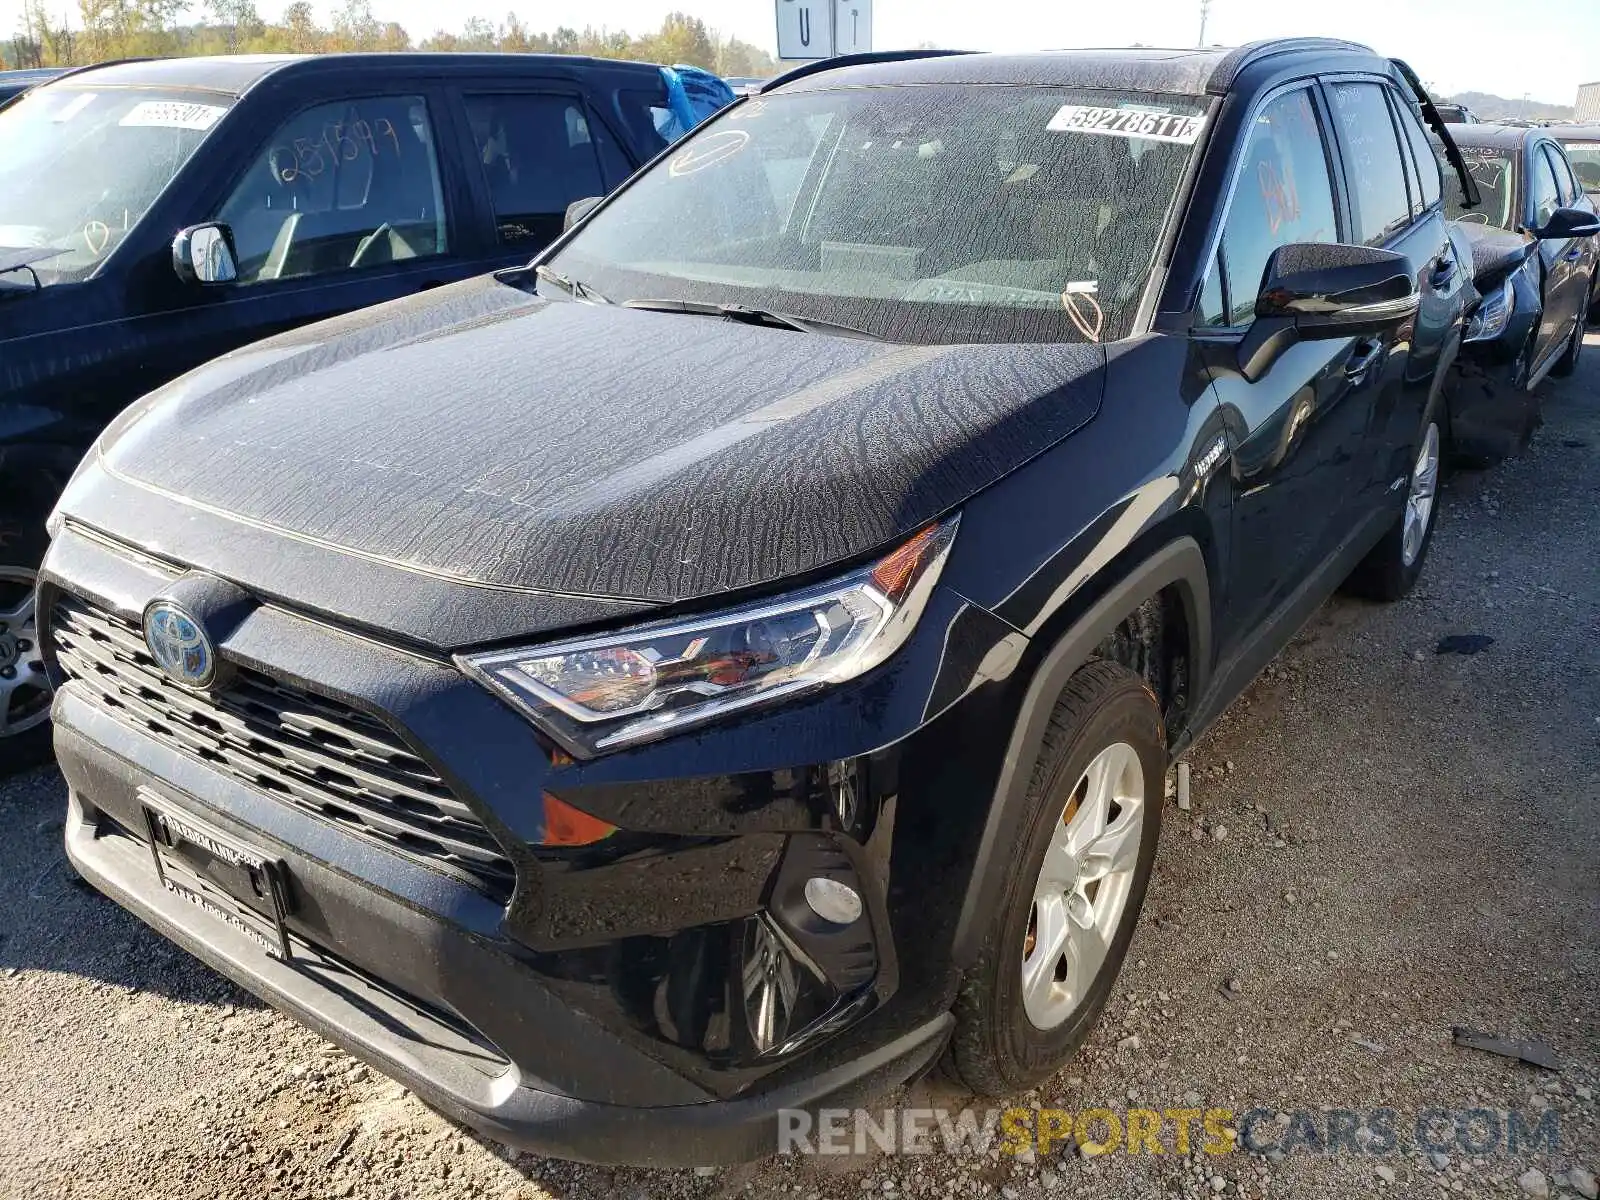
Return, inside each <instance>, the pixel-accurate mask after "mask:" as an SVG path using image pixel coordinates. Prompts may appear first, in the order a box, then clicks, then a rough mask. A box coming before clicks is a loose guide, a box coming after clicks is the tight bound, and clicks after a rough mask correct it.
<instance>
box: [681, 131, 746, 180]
mask: <svg viewBox="0 0 1600 1200" xmlns="http://www.w3.org/2000/svg"><path fill="white" fill-rule="evenodd" d="M749 144H750V135H749V134H748V133H746V132H745V131H744V130H742V129H724V130H722V131H721V132H718V133H710V134H707V135H706V136H705V137H702V138H696V139H695V141H694V142H693V144H691V145H688V146H685V147H684V148H683V149H682V150H680V151H679V152H678V153H677V154H674V155H673V156H672V160H671V161H670V162H669V163H668V164H667V173H668V174H669V175H672V176H674V177H676V176H679V175H693V174H694V173H695V172H696V171H703V170H705V169H706V168H707V167H712V166H715V165H716V164H717V163H719V162H722V161H723V160H725V159H729V158H732V157H733V156H734V155H735V154H737V153H739V151H741V150H743V149H744V148H745V147H746V146H747V145H749Z"/></svg>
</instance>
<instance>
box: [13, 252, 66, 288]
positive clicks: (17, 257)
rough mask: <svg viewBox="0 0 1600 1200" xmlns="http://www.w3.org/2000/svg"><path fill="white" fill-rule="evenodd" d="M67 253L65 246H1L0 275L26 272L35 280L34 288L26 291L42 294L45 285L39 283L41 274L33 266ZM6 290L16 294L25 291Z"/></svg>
mask: <svg viewBox="0 0 1600 1200" xmlns="http://www.w3.org/2000/svg"><path fill="white" fill-rule="evenodd" d="M66 252H67V251H66V247H64V246H63V247H61V248H59V249H57V248H55V247H52V246H27V247H13V246H0V275H9V274H10V273H11V272H13V271H26V272H27V273H28V274H29V275H30V276H31V277H32V278H33V287H31V288H28V289H26V290H28V291H33V292H42V291H43V290H44V284H43V283H41V282H40V281H39V272H37V271H35V270H34V269H33V264H34V263H36V262H43V261H44V260H45V259H47V258H54V257H55V256H56V255H58V254H65V253H66ZM5 290H6V291H8V292H13V294H15V292H17V291H21V290H23V289H21V288H12V287H7V288H6V289H5Z"/></svg>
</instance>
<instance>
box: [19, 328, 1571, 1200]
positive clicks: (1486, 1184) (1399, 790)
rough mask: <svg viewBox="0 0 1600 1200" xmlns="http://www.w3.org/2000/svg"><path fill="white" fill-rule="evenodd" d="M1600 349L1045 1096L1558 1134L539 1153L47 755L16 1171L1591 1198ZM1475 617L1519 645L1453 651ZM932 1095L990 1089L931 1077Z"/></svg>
mask: <svg viewBox="0 0 1600 1200" xmlns="http://www.w3.org/2000/svg"><path fill="white" fill-rule="evenodd" d="M1589 344H1590V350H1589V353H1588V354H1587V355H1586V362H1585V364H1584V369H1583V371H1582V372H1580V374H1579V376H1578V378H1576V379H1574V380H1571V381H1567V382H1566V383H1556V384H1553V385H1549V386H1547V388H1546V396H1547V399H1546V419H1547V424H1546V425H1545V427H1544V428H1543V430H1541V431H1540V433H1539V434H1538V435H1537V436H1536V438H1535V440H1534V443H1533V446H1532V448H1531V449H1530V450H1529V451H1528V452H1527V453H1526V454H1524V455H1523V456H1521V457H1520V458H1518V459H1516V460H1513V461H1512V462H1509V463H1507V464H1505V465H1503V466H1502V467H1500V468H1498V469H1496V470H1494V471H1492V472H1487V473H1464V474H1458V475H1456V476H1455V477H1454V478H1453V479H1452V480H1451V482H1450V483H1449V485H1448V487H1447V491H1446V493H1445V500H1444V506H1443V510H1442V523H1441V525H1440V528H1439V531H1438V535H1437V537H1436V540H1435V542H1434V544H1433V550H1432V558H1431V560H1430V562H1429V565H1428V569H1427V572H1426V574H1425V576H1424V578H1423V585H1422V587H1421V589H1420V590H1419V592H1418V593H1417V594H1416V595H1414V596H1413V597H1412V598H1411V599H1410V600H1408V601H1407V602H1405V603H1403V604H1400V605H1397V606H1393V607H1387V608H1385V607H1377V606H1372V605H1368V604H1363V603H1357V602H1352V601H1347V600H1342V599H1341V600H1335V601H1334V602H1332V603H1331V604H1329V605H1328V606H1327V607H1325V608H1324V609H1323V610H1322V611H1321V612H1320V613H1319V614H1318V615H1317V616H1316V617H1315V619H1314V620H1313V621H1312V622H1311V624H1310V626H1309V627H1308V628H1307V629H1306V630H1305V631H1304V632H1302V634H1301V635H1300V637H1299V638H1298V639H1297V640H1296V641H1295V642H1294V644H1293V645H1292V646H1291V647H1290V648H1289V649H1288V650H1286V651H1285V652H1284V653H1283V654H1282V655H1281V656H1280V657H1279V659H1278V660H1277V661H1276V662H1275V663H1274V664H1273V665H1272V666H1271V667H1269V668H1268V670H1267V671H1266V672H1265V673H1264V674H1263V675H1262V677H1261V678H1260V679H1258V680H1257V681H1256V682H1255V684H1254V685H1253V686H1252V687H1251V689H1250V691H1249V692H1248V693H1247V694H1246V696H1245V697H1244V698H1243V699H1242V700H1241V701H1239V702H1238V703H1237V704H1236V705H1235V706H1234V708H1233V710H1232V711H1231V712H1230V713H1229V715H1228V716H1227V717H1226V718H1225V719H1224V721H1223V722H1222V723H1221V724H1220V725H1219V727H1218V728H1216V729H1215V730H1214V731H1213V732H1212V733H1210V734H1209V735H1208V736H1207V738H1206V739H1205V741H1204V742H1203V744H1202V745H1200V746H1199V747H1197V748H1196V750H1195V752H1194V754H1193V755H1192V758H1191V761H1192V762H1193V765H1194V788H1193V791H1194V807H1193V810H1192V811H1191V812H1189V813H1180V812H1177V811H1176V810H1169V819H1168V821H1167V823H1166V827H1165V830H1164V833H1163V839H1164V841H1165V843H1166V844H1165V845H1163V846H1162V847H1161V854H1160V857H1159V859H1158V866H1157V873H1156V877H1155V881H1154V883H1153V886H1152V889H1151V893H1150V898H1149V901H1148V904H1147V907H1146V910H1145V915H1144V919H1143V921H1142V922H1141V924H1140V927H1139V932H1138V934H1137V936H1136V938H1135V940H1134V943H1133V949H1132V952H1131V955H1130V961H1129V964H1128V966H1127V968H1126V970H1125V971H1124V973H1123V977H1122V979H1121V981H1120V983H1119V986H1118V992H1117V995H1116V997H1115V999H1114V1000H1113V1002H1112V1003H1111V1005H1110V1006H1109V1008H1108V1010H1107V1013H1106V1017H1105V1020H1104V1021H1103V1023H1102V1025H1101V1027H1100V1028H1099V1030H1098V1031H1097V1032H1096V1033H1095V1035H1094V1036H1093V1038H1092V1039H1091V1042H1090V1045H1089V1046H1088V1047H1087V1048H1086V1050H1085V1051H1084V1053H1083V1054H1082V1055H1081V1056H1080V1057H1079V1058H1078V1059H1077V1060H1076V1061H1074V1062H1073V1063H1071V1064H1070V1065H1069V1066H1068V1067H1067V1069H1066V1070H1065V1071H1064V1072H1063V1073H1062V1075H1060V1076H1059V1077H1058V1078H1057V1079H1055V1080H1054V1081H1053V1082H1052V1083H1051V1084H1050V1085H1048V1086H1047V1087H1045V1088H1043V1089H1041V1090H1040V1091H1039V1092H1037V1093H1034V1094H1032V1095H1030V1096H1029V1097H1026V1098H1023V1100H1022V1103H1027V1104H1032V1103H1039V1104H1044V1105H1047V1106H1052V1105H1060V1106H1063V1107H1067V1108H1078V1109H1081V1108H1085V1107H1089V1106H1092V1105H1105V1106H1108V1107H1112V1108H1118V1109H1121V1108H1127V1107H1131V1106H1134V1105H1138V1104H1144V1105H1148V1106H1150V1107H1154V1108H1167V1107H1176V1106H1179V1105H1183V1104H1185V1103H1188V1104H1190V1105H1193V1106H1195V1107H1200V1106H1202V1105H1204V1106H1218V1107H1224V1108H1229V1109H1233V1110H1235V1111H1239V1112H1243V1111H1244V1110H1247V1109H1250V1108H1253V1107H1257V1106H1262V1107H1266V1108H1269V1109H1273V1110H1282V1111H1286V1112H1287V1111H1290V1110H1296V1109H1304V1110H1308V1111H1310V1112H1311V1113H1312V1114H1313V1115H1314V1116H1316V1117H1318V1118H1319V1119H1320V1117H1321V1114H1320V1112H1319V1110H1321V1109H1323V1108H1327V1107H1331V1108H1335V1109H1340V1108H1346V1109H1352V1110H1356V1111H1358V1112H1367V1111H1370V1110H1373V1109H1378V1108H1390V1109H1393V1110H1395V1111H1396V1112H1397V1113H1398V1114H1399V1121H1398V1125H1399V1127H1400V1128H1401V1129H1402V1130H1403V1129H1406V1128H1407V1127H1408V1126H1409V1123H1410V1122H1411V1121H1412V1120H1414V1117H1415V1114H1416V1113H1417V1112H1418V1111H1419V1110H1421V1109H1424V1108H1428V1107H1440V1108H1447V1109H1458V1110H1459V1109H1471V1108H1488V1109H1494V1110H1507V1109H1519V1110H1522V1111H1523V1112H1525V1113H1528V1114H1530V1115H1533V1116H1537V1114H1538V1112H1539V1111H1541V1110H1544V1109H1550V1110H1554V1112H1555V1114H1556V1117H1557V1120H1558V1123H1559V1124H1558V1127H1559V1145H1558V1147H1557V1148H1556V1149H1554V1150H1551V1149H1549V1148H1548V1147H1542V1146H1541V1147H1537V1148H1535V1149H1533V1150H1531V1151H1530V1150H1529V1149H1527V1147H1526V1146H1524V1147H1523V1148H1522V1149H1520V1150H1519V1151H1518V1152H1517V1153H1516V1154H1506V1153H1493V1154H1486V1155H1480V1156H1477V1157H1471V1156H1469V1155H1467V1154H1465V1153H1464V1152H1463V1151H1461V1150H1459V1149H1456V1150H1453V1151H1452V1152H1451V1153H1449V1154H1448V1155H1442V1156H1440V1157H1438V1158H1437V1159H1434V1160H1430V1159H1429V1158H1428V1157H1427V1156H1426V1155H1424V1154H1422V1153H1420V1152H1419V1151H1416V1150H1407V1149H1401V1150H1399V1151H1397V1152H1395V1153H1393V1154H1390V1155H1387V1156H1384V1157H1376V1156H1373V1155H1370V1154H1366V1153H1351V1152H1349V1151H1348V1150H1347V1151H1345V1152H1342V1153H1339V1154H1326V1153H1324V1154H1318V1153H1312V1152H1309V1151H1307V1150H1305V1149H1304V1148H1300V1149H1296V1150H1294V1151H1293V1152H1292V1153H1290V1154H1288V1155H1287V1156H1282V1155H1274V1156H1271V1157H1263V1156H1257V1155H1250V1154H1246V1153H1243V1152H1238V1153H1233V1154H1227V1155H1222V1156H1219V1157H1215V1158H1212V1157H1207V1158H1205V1159H1204V1160H1203V1161H1197V1160H1196V1159H1195V1158H1194V1157H1193V1156H1191V1157H1187V1158H1186V1157H1183V1156H1179V1155H1177V1154H1176V1153H1171V1152H1169V1153H1167V1154H1164V1155H1161V1156H1152V1155H1127V1154H1120V1153H1119V1154H1112V1155H1106V1156H1103V1157H1098V1158H1084V1157H1081V1156H1075V1155H1067V1156H1052V1158H1051V1160H1050V1161H1048V1162H1046V1161H1038V1162H1031V1163H1019V1162H1015V1161H1014V1160H1012V1159H1010V1158H1001V1157H1000V1156H998V1155H994V1156H970V1155H969V1156H963V1157H953V1156H949V1155H944V1154H936V1155H933V1156H927V1157H917V1158H910V1157H900V1158H885V1157H882V1156H880V1157H877V1158H869V1157H847V1158H821V1157H812V1158H787V1159H781V1160H774V1161H771V1162H768V1163H765V1164H760V1165H754V1166H749V1167H739V1168H728V1169H724V1170H720V1171H709V1170H706V1171H699V1172H695V1171H673V1172H664V1171H658V1172H652V1171H634V1170H626V1171H609V1170H603V1169H599V1168H594V1167H586V1166H576V1165H572V1164H565V1163H558V1162H552V1161H548V1160H541V1159H537V1158H535V1157H532V1156H529V1155H522V1156H516V1155H513V1154H510V1153H509V1152H506V1151H502V1150H500V1149H498V1148H497V1147H495V1146H493V1145H491V1144H488V1143H485V1142H483V1141H481V1140H479V1139H477V1138H476V1137H474V1136H473V1135H471V1134H468V1133H465V1132H463V1131H461V1130H460V1129H458V1128H456V1127H455V1126H453V1125H451V1124H449V1123H447V1122H446V1121H444V1120H443V1119H442V1118H440V1117H438V1116H437V1115H435V1114H434V1113H433V1112H431V1111H430V1110H428V1109H426V1108H424V1107H423V1106H422V1105H421V1104H419V1103H418V1102H417V1101H416V1100H415V1098H414V1097H412V1096H411V1095H410V1094H409V1093H407V1092H406V1091H405V1090H404V1089H402V1088H401V1087H399V1086H398V1085H396V1084H393V1083H390V1082H389V1081H388V1080H386V1079H384V1078H382V1077H379V1076H376V1075H374V1074H373V1073H371V1072H370V1071H368V1070H367V1068H365V1067H364V1066H361V1065H360V1064H358V1063H356V1062H354V1060H352V1059H350V1058H348V1057H346V1056H345V1055H344V1054H342V1053H341V1052H339V1051H338V1050H335V1049H333V1048H332V1047H330V1046H328V1045H326V1044H325V1043H323V1042H321V1041H320V1040H319V1039H317V1038H315V1037H313V1036H311V1035H310V1034H308V1033H306V1032H304V1031H303V1030H301V1029H300V1028H299V1027H298V1026H296V1025H295V1024H294V1023H293V1022H291V1021H289V1020H286V1019H284V1018H282V1017H279V1016H278V1015H276V1014H275V1013H273V1012H271V1011H269V1010H267V1009H265V1008H263V1007H262V1006H261V1005H260V1004H258V1003H257V1002H256V1001H254V1000H253V999H251V998H250V997H249V996H247V995H245V994H244V993H241V992H240V991H238V990H237V989H235V988H234V987H232V986H231V985H230V984H229V983H227V982H226V981H224V980H223V979H221V978H220V977H218V976H217V975H215V974H213V973H211V972H210V971H209V970H208V969H206V968H205V967H202V966H201V965H199V964H198V963H197V962H196V961H195V960H193V959H191V958H189V957H188V956H187V955H186V954H185V953H183V952H182V951H180V950H178V949H176V948H175V947H172V946H169V945H168V944H167V943H166V942H164V941H162V940H161V939H160V938H158V937H156V936H154V935H153V934H151V933H150V932H148V931H147V930H146V929H145V928H144V927H143V926H141V925H140V924H139V923H138V922H137V921H135V920H134V919H133V918H131V917H129V916H128V915H126V914H124V913H123V912H122V911H121V910H119V909H117V908H116V907H114V906H113V905H111V904H110V903H109V902H108V901H105V900H103V899H100V898H99V897H97V896H96V895H94V894H92V893H90V892H88V891H86V890H85V889H83V888H81V887H79V886H74V884H73V882H72V878H71V873H70V870H69V869H68V868H67V867H66V866H65V864H64V860H63V859H62V857H61V852H60V837H61V822H60V814H61V811H62V806H63V794H64V793H63V786H62V783H61V779H60V777H59V776H58V775H57V774H56V773H55V772H54V771H51V770H44V771H38V772H34V773H32V774H30V775H25V776H21V777H18V778H14V779H12V780H10V781H9V782H6V783H0V820H4V821H5V823H6V827H7V829H8V830H9V836H8V837H6V838H5V839H4V840H3V841H0V1195H4V1196H6V1197H11V1196H16V1197H22V1196H28V1197H44V1196H74V1197H130V1196H137V1197H174V1198H178V1197H182V1198H184V1200H195V1198H200V1197H222V1198H228V1200H233V1198H235V1197H241V1196H246V1195H260V1196H267V1195H274V1196H277V1195H281V1196H294V1197H301V1196H304V1197H323V1196H339V1197H345V1196H354V1197H360V1198H362V1200H368V1198H370V1200H390V1198H396V1200H398V1198H400V1197H427V1198H430V1200H431V1198H441V1200H442V1198H446V1197H475V1196H484V1197H492V1198H495V1200H512V1198H529V1200H531V1198H535V1197H545V1196H572V1197H607V1196H618V1197H628V1198H640V1200H643V1198H645V1197H652V1198H658V1200H659V1198H662V1197H674V1196H682V1197H691V1196H693V1197H728V1196H734V1195H750V1196H769V1195H782V1194H786V1193H787V1194H789V1195H792V1196H796V1197H797V1198H798V1197H806V1198H807V1200H823V1198H827V1200H841V1198H844V1197H860V1196H862V1195H864V1194H866V1193H869V1192H876V1193H877V1194H879V1195H893V1196H928V1197H944V1196H950V1195H957V1196H968V1195H978V1194H986V1195H996V1194H998V1195H1001V1196H1003V1197H1005V1198H1007V1200H1031V1198H1034V1197H1043V1196H1052V1195H1054V1196H1068V1195H1081V1196H1115V1197H1149V1196H1162V1197H1179V1196H1197V1195H1202V1194H1204V1195H1212V1194H1215V1193H1216V1192H1225V1193H1226V1195H1228V1196H1236V1195H1248V1196H1253V1197H1254V1196H1308V1197H1309V1196H1316V1197H1328V1198H1344V1197H1357V1196H1384V1195H1393V1196H1433V1195H1435V1194H1440V1195H1447V1194H1459V1195H1464V1196H1470V1197H1493V1196H1522V1195H1527V1194H1535V1195H1543V1194H1545V1193H1544V1192H1541V1191H1540V1190H1539V1188H1540V1186H1541V1185H1543V1186H1545V1187H1547V1188H1548V1192H1549V1194H1550V1195H1551V1196H1567V1195H1578V1194H1583V1193H1584V1191H1585V1189H1588V1188H1591V1187H1592V1183H1591V1181H1590V1180H1589V1179H1588V1178H1587V1177H1585V1176H1584V1174H1583V1173H1582V1172H1583V1168H1587V1169H1588V1170H1600V1109H1597V1107H1596V1104H1595V1102H1594V1100H1593V1095H1594V1091H1595V1089H1597V1088H1600V1003H1597V999H1596V987H1597V983H1600V953H1597V951H1600V865H1597V864H1600V805H1597V803H1596V800H1597V797H1600V566H1597V555H1596V552H1597V550H1600V509H1597V503H1596V502H1597V497H1600V402H1597V401H1600V337H1596V336H1591V337H1590V339H1589ZM1461 633H1482V634H1487V635H1489V636H1491V637H1493V638H1494V639H1495V641H1494V644H1493V645H1492V646H1491V647H1490V648H1488V649H1487V650H1486V651H1484V652H1482V653H1479V654H1476V655H1474V656H1471V657H1466V656H1459V655H1439V654H1436V653H1435V646H1436V644H1437V642H1438V641H1439V639H1440V638H1441V637H1443V636H1445V635H1448V634H1461ZM1224 830H1225V831H1226V832H1224ZM1229 980H1232V981H1235V983H1234V984H1233V985H1232V986H1231V987H1230V985H1229V983H1228V982H1227V981H1229ZM1234 989H1236V990H1234ZM1457 1024H1460V1025H1470V1026H1474V1027H1477V1028H1480V1029H1484V1030H1492V1031H1497V1032H1500V1033H1503V1034H1508V1035H1512V1036H1516V1037H1524V1038H1537V1039H1540V1040H1542V1041H1543V1042H1545V1043H1547V1044H1548V1045H1549V1046H1550V1047H1552V1048H1553V1049H1554V1050H1555V1051H1556V1052H1557V1053H1558V1054H1559V1055H1560V1057H1561V1061H1562V1070H1561V1071H1560V1073H1559V1074H1555V1073H1551V1072H1546V1071H1541V1070H1537V1069H1535V1068H1533V1067H1530V1066H1526V1065H1523V1064H1520V1063H1517V1062H1513V1061H1510V1060H1507V1059H1503V1058H1499V1057H1495V1056H1492V1055H1489V1054H1485V1053H1482V1052H1479V1051H1473V1050H1466V1049H1462V1048H1459V1047H1456V1046H1453V1045H1452V1044H1451V1035H1450V1030H1451V1027H1452V1026H1453V1025H1457ZM901 1099H902V1100H904V1101H905V1102H908V1103H915V1104H919V1105H921V1104H933V1103H939V1104H944V1105H959V1104H961V1103H962V1102H963V1098H961V1097H959V1096H953V1095H950V1094H948V1093H945V1092H942V1091H939V1090H938V1089H937V1088H936V1087H933V1086H930V1085H926V1084H924V1085H918V1087H916V1088H915V1089H913V1092H912V1095H911V1096H910V1097H909V1098H905V1097H902V1098H901ZM1269 1133H1271V1134H1275V1133H1276V1130H1275V1129H1273V1128H1271V1127H1270V1125H1269ZM1267 1140H1268V1141H1270V1140H1271V1137H1270V1136H1269V1137H1268V1138H1267ZM1167 1148H1168V1150H1169V1151H1171V1150H1172V1149H1173V1148H1172V1146H1171V1145H1170V1139H1169V1144H1168V1147H1167ZM1573 1167H1578V1168H1579V1170H1578V1171H1574V1172H1573V1173H1572V1175H1571V1176H1570V1177H1569V1176H1568V1175H1567V1172H1568V1171H1569V1170H1570V1169H1571V1168H1573ZM1534 1169H1536V1170H1538V1171H1539V1172H1541V1178H1539V1179H1535V1178H1534V1176H1532V1175H1531V1174H1529V1172H1530V1170H1534ZM1519 1181H1522V1182H1519ZM1546 1181H1547V1182H1546ZM1586 1194H1587V1195H1588V1196H1591V1197H1592V1196H1593V1195H1594V1192H1593V1191H1592V1190H1588V1191H1587V1193H1586Z"/></svg>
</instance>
